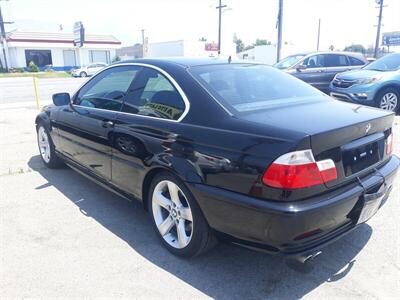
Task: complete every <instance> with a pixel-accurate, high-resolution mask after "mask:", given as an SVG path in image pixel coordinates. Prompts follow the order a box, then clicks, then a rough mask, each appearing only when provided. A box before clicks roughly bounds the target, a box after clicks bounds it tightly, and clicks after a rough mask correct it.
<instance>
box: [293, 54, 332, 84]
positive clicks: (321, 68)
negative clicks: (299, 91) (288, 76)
mask: <svg viewBox="0 0 400 300" xmlns="http://www.w3.org/2000/svg"><path fill="white" fill-rule="evenodd" d="M325 70H326V68H325V61H324V56H323V55H322V54H316V55H311V56H307V57H306V58H304V60H302V61H301V62H300V63H299V64H297V66H296V69H295V71H294V73H293V74H292V75H294V76H296V77H297V78H299V79H301V80H303V81H305V82H307V83H308V84H311V85H312V86H313V87H315V88H317V89H320V90H321V89H322V88H323V87H324V85H325V83H324V79H323V76H324V72H325Z"/></svg>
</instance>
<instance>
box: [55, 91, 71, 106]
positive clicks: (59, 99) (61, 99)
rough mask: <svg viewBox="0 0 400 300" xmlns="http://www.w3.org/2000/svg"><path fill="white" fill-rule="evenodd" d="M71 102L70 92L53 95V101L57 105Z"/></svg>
mask: <svg viewBox="0 0 400 300" xmlns="http://www.w3.org/2000/svg"><path fill="white" fill-rule="evenodd" d="M70 102H71V97H70V96H69V94H68V93H57V94H54V95H53V103H54V105H55V106H63V105H68V104H69V103H70Z"/></svg>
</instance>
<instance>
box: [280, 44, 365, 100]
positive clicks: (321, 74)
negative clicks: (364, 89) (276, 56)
mask: <svg viewBox="0 0 400 300" xmlns="http://www.w3.org/2000/svg"><path fill="white" fill-rule="evenodd" d="M367 63H368V61H367V60H366V58H365V57H364V56H363V55H362V54H360V53H353V52H333V51H328V52H313V53H300V54H294V55H291V56H288V57H286V58H284V59H283V60H281V61H279V62H277V63H276V64H275V65H274V67H276V68H278V69H281V70H285V71H286V72H288V73H289V74H292V75H293V76H295V77H297V78H299V79H301V80H303V81H305V82H307V83H309V84H311V85H312V86H313V87H315V88H317V89H319V90H321V91H323V92H324V93H327V94H328V93H329V83H330V82H331V81H332V80H333V78H334V77H335V75H336V74H337V73H340V72H344V71H350V70H353V69H359V68H361V67H362V66H364V65H365V64H367Z"/></svg>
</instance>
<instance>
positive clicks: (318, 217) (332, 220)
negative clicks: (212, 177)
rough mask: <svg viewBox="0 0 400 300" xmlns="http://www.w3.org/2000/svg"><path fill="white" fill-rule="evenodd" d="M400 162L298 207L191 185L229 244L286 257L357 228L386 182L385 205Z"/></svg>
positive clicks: (390, 162) (395, 160)
mask: <svg viewBox="0 0 400 300" xmlns="http://www.w3.org/2000/svg"><path fill="white" fill-rule="evenodd" d="M399 164H400V161H399V159H398V158H397V157H396V156H392V157H391V158H390V159H389V160H388V161H387V162H386V163H385V164H384V165H383V166H381V167H380V168H378V169H377V170H376V171H374V172H373V173H371V174H369V175H367V176H365V177H363V178H362V179H361V183H362V186H361V183H359V182H353V183H351V184H348V185H346V186H343V187H340V188H338V189H337V190H335V191H332V192H330V193H329V194H325V195H322V196H321V195H320V196H317V197H313V198H310V199H306V200H301V201H296V202H276V201H268V200H263V199H258V198H253V197H249V196H247V195H243V194H239V193H235V192H230V191H227V190H224V189H220V188H216V187H211V186H207V185H202V184H193V183H189V184H188V186H189V188H190V189H191V191H192V193H193V194H194V196H195V197H196V199H197V201H198V203H199V205H200V207H201V209H202V211H203V213H204V215H205V217H206V219H207V221H208V223H209V224H210V226H211V227H212V228H213V229H214V230H215V231H216V232H217V233H218V234H219V235H221V236H223V237H226V238H228V239H230V240H231V241H232V242H234V243H237V244H240V245H243V246H246V247H250V248H257V249H262V250H264V251H267V252H269V253H277V254H278V253H279V254H284V255H300V254H304V253H308V252H312V251H316V250H320V249H321V248H322V247H324V246H326V245H327V244H329V243H331V242H333V241H335V240H337V239H338V238H340V237H342V236H343V235H345V234H347V233H348V232H350V231H351V230H353V229H354V228H356V227H357V222H358V218H359V216H360V213H361V209H362V207H363V205H364V201H365V200H364V199H365V198H366V197H364V195H365V194H366V193H368V194H369V193H372V192H374V191H376V190H377V189H378V188H379V187H381V186H383V184H384V182H385V186H386V187H387V189H385V193H384V196H382V197H381V199H382V198H383V199H382V201H381V202H380V206H379V208H380V207H381V206H382V205H383V204H384V202H385V201H386V199H387V197H388V195H389V193H390V190H391V189H392V185H393V180H394V177H395V174H396V171H397V169H398V168H399Z"/></svg>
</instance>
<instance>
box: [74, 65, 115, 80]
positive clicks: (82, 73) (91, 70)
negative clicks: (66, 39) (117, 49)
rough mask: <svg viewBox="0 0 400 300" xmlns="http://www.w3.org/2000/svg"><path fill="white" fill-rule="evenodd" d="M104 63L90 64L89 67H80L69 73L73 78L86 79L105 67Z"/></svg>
mask: <svg viewBox="0 0 400 300" xmlns="http://www.w3.org/2000/svg"><path fill="white" fill-rule="evenodd" d="M106 66H107V64H105V63H91V64H90V65H87V66H83V67H80V68H78V69H74V70H72V71H71V75H72V76H74V77H87V76H92V75H94V74H96V73H97V72H98V71H100V70H101V69H103V68H104V67H106Z"/></svg>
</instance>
